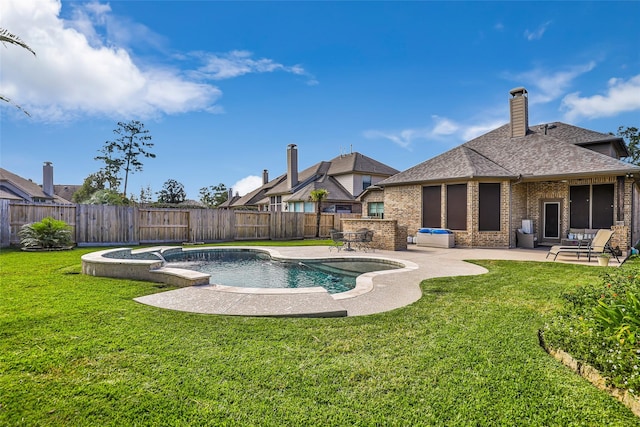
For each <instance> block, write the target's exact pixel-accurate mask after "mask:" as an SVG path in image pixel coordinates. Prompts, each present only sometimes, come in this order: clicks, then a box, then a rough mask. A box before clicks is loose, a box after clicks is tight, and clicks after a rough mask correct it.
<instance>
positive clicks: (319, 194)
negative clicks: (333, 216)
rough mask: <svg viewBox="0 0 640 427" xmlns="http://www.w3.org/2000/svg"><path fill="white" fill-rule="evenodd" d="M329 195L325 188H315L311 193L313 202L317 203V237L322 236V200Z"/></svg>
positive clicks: (310, 196)
mask: <svg viewBox="0 0 640 427" xmlns="http://www.w3.org/2000/svg"><path fill="white" fill-rule="evenodd" d="M328 196H329V192H328V191H327V190H326V189H324V188H318V189H316V190H313V191H312V192H311V194H310V195H309V198H310V199H311V201H312V202H315V203H316V237H320V216H321V215H322V210H321V208H322V201H323V200H324V199H326V198H327V197H328Z"/></svg>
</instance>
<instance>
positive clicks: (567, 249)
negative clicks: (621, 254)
mask: <svg viewBox="0 0 640 427" xmlns="http://www.w3.org/2000/svg"><path fill="white" fill-rule="evenodd" d="M611 237H613V230H604V229H601V230H598V232H597V233H596V235H595V236H594V238H593V240H591V242H589V244H587V245H578V246H560V245H558V246H553V247H551V249H550V250H549V253H547V258H549V255H553V256H554V257H553V260H554V261H555V260H556V258H558V255H559V254H561V253H575V254H576V255H577V257H578V259H580V255H581V254H582V255H587V257H588V260H589V262H590V261H591V256H597V255H599V254H603V253H607V254H611V256H613V257H615V259H616V261H618V263H620V259H619V258H618V255H617V254H616V253H615V251H614V250H613V248H612V247H611V244H610V243H609V242H610V241H611Z"/></svg>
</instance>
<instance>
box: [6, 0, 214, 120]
mask: <svg viewBox="0 0 640 427" xmlns="http://www.w3.org/2000/svg"><path fill="white" fill-rule="evenodd" d="M60 9H61V3H60V2H59V1H56V0H31V1H29V0H3V10H2V12H3V13H2V15H1V17H0V26H1V27H2V28H7V29H11V31H12V32H14V33H15V34H18V35H19V36H20V37H21V38H22V39H23V40H24V41H25V42H26V43H27V44H29V46H31V47H32V48H33V49H34V50H35V51H36V53H37V57H35V58H34V57H33V55H25V53H27V52H26V51H23V50H21V49H17V48H14V47H12V48H10V49H7V50H6V52H3V58H2V61H3V72H2V76H1V85H2V91H3V94H4V95H6V96H8V97H9V98H12V99H13V100H14V101H15V102H17V103H19V104H21V105H22V106H23V107H24V108H25V109H27V110H28V111H29V112H30V113H31V114H32V116H33V117H34V118H35V119H40V120H46V121H56V120H69V119H73V118H75V117H77V116H80V115H84V114H89V115H104V116H114V117H123V116H127V117H136V118H137V117H147V116H153V115H158V114H175V113H182V112H186V111H210V110H211V109H212V108H213V104H214V103H215V101H216V100H217V99H218V98H219V97H220V95H221V92H220V90H219V89H218V88H216V87H215V86H211V85H207V84H203V83H200V82H197V81H192V80H188V79H186V78H185V77H184V76H182V75H181V73H180V72H179V71H176V70H174V69H170V68H165V69H163V68H160V67H149V68H146V69H144V68H142V67H140V66H139V65H137V64H136V63H135V61H134V59H133V58H132V57H131V55H130V53H129V52H127V51H126V50H125V49H124V48H122V47H118V46H107V45H106V44H105V43H104V42H103V41H102V40H101V36H100V35H99V33H98V31H97V30H96V25H99V24H100V23H103V22H104V20H105V16H106V14H108V13H109V11H110V9H109V8H108V6H106V5H101V4H99V3H91V4H89V5H87V6H86V7H85V8H84V9H81V8H76V9H75V10H74V13H73V14H72V16H73V17H72V20H71V21H64V20H62V19H61V18H60V17H59V15H60Z"/></svg>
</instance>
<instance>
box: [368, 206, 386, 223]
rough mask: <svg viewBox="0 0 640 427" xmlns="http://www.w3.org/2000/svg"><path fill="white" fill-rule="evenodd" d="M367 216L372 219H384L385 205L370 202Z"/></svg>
mask: <svg viewBox="0 0 640 427" xmlns="http://www.w3.org/2000/svg"><path fill="white" fill-rule="evenodd" d="M367 215H368V216H370V217H372V218H380V219H382V218H384V203H383V202H369V203H367Z"/></svg>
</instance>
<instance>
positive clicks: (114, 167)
mask: <svg viewBox="0 0 640 427" xmlns="http://www.w3.org/2000/svg"><path fill="white" fill-rule="evenodd" d="M113 133H115V134H116V135H118V137H117V138H116V139H115V140H114V141H106V142H105V145H104V147H102V149H101V150H100V152H101V153H102V155H101V156H97V157H96V158H95V159H96V160H102V161H103V162H104V163H105V167H104V170H105V171H106V172H107V173H108V174H110V175H113V176H119V175H120V173H121V171H124V191H123V192H122V194H123V195H125V194H127V184H128V182H129V174H130V173H131V174H133V173H134V172H140V171H142V162H141V161H140V160H139V158H140V156H143V157H147V158H152V159H153V158H155V157H156V155H155V154H153V153H151V152H149V151H147V149H149V148H152V147H153V143H151V142H149V141H151V135H149V130H147V129H145V128H144V124H143V123H142V122H139V121H137V120H131V121H130V122H128V123H124V122H118V128H117V129H114V130H113Z"/></svg>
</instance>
